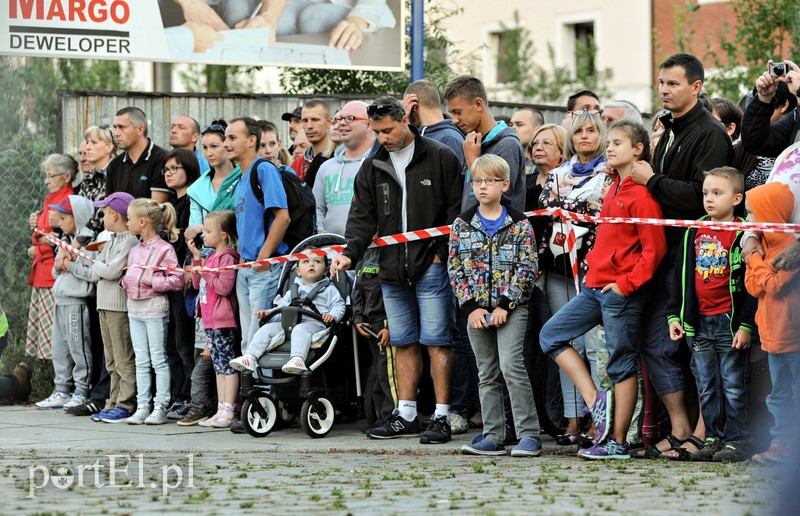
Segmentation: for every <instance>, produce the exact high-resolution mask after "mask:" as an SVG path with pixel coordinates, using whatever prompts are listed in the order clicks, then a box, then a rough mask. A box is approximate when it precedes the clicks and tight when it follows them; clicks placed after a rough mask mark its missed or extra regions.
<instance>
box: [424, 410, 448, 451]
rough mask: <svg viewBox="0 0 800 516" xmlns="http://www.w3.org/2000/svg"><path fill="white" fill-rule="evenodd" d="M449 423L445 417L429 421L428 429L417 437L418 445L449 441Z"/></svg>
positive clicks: (437, 417)
mask: <svg viewBox="0 0 800 516" xmlns="http://www.w3.org/2000/svg"><path fill="white" fill-rule="evenodd" d="M451 433H452V432H451V430H450V423H449V422H448V421H447V416H436V417H434V418H433V419H432V420H431V424H430V425H428V429H427V430H425V431H424V432H422V435H420V436H419V442H420V444H442V443H446V442H447V441H449V440H450V434H451Z"/></svg>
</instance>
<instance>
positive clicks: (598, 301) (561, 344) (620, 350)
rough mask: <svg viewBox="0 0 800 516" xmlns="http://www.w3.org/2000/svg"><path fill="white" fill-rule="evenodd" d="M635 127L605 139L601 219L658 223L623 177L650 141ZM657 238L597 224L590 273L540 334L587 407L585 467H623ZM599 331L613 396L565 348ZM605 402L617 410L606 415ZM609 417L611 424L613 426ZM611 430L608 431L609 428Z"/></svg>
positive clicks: (661, 247) (654, 209) (648, 231)
mask: <svg viewBox="0 0 800 516" xmlns="http://www.w3.org/2000/svg"><path fill="white" fill-rule="evenodd" d="M649 140H650V139H649V136H648V134H647V130H646V129H645V128H644V126H642V125H641V124H637V123H634V122H631V121H628V120H622V121H619V122H617V123H616V124H614V125H613V126H612V127H611V129H610V131H609V133H608V150H607V151H606V152H607V154H608V160H607V163H608V165H609V167H611V168H613V169H614V170H615V171H616V172H617V174H618V175H617V177H616V178H615V179H614V182H613V183H612V184H611V188H610V189H609V192H608V194H606V197H605V199H604V200H603V208H602V209H601V210H600V216H601V217H655V218H661V207H660V206H659V205H658V202H657V201H656V200H655V199H654V198H653V196H652V195H651V194H650V192H649V191H648V189H647V188H646V187H645V186H641V185H637V184H636V183H634V182H633V179H632V178H631V177H630V174H631V168H632V167H633V164H634V163H635V162H636V161H638V160H648V159H649V157H650V156H649V154H650V141H649ZM666 250H667V247H666V241H665V238H664V230H663V228H661V227H658V226H651V225H643V224H601V225H600V226H599V228H598V231H597V239H596V242H595V245H594V248H593V249H592V250H591V251H590V252H589V254H588V256H587V258H586V259H587V262H588V265H589V270H588V272H587V273H586V278H585V280H584V283H583V285H582V286H581V292H580V294H579V295H578V296H577V297H575V298H573V299H572V300H571V301H570V302H569V303H567V304H566V305H564V307H563V308H561V310H559V311H558V313H556V314H555V315H554V316H553V317H552V318H551V319H550V320H549V321H548V322H547V323H546V324H545V325H544V327H543V328H542V332H541V334H540V337H539V340H540V343H541V346H542V350H543V351H544V352H545V353H547V354H548V355H550V357H551V358H553V359H554V360H555V361H556V363H557V364H558V365H559V367H561V369H563V370H564V371H565V372H566V373H567V375H568V376H569V377H570V379H571V380H572V381H573V383H574V384H575V386H576V387H577V388H578V390H579V391H580V393H581V395H582V396H583V399H584V400H585V401H586V403H587V405H589V406H590V407H591V410H590V412H591V414H592V420H593V421H594V423H595V426H596V427H597V434H596V435H595V439H594V442H595V446H593V447H591V448H588V449H585V450H581V451H579V452H578V455H579V456H580V457H582V458H584V459H627V458H630V454H629V453H628V443H626V442H625V441H624V439H625V436H626V435H627V434H628V427H629V426H630V422H631V417H632V416H633V410H634V407H635V406H636V397H637V395H638V384H637V376H638V373H639V345H638V341H637V340H638V332H639V324H640V322H641V316H642V313H643V311H644V309H645V307H646V304H647V301H648V298H649V294H648V289H647V288H646V284H647V282H648V281H650V279H651V278H652V277H653V274H654V273H655V271H656V268H657V267H658V264H659V263H660V262H661V260H662V259H663V258H664V255H665V254H666ZM601 322H602V323H603V325H604V326H605V330H606V346H607V347H608V366H607V372H608V376H609V377H610V378H611V381H612V382H613V383H614V392H613V398H614V399H613V400H612V393H611V392H606V391H598V390H597V388H596V387H595V384H594V382H593V381H592V377H591V375H590V374H589V370H588V369H587V368H586V365H585V363H584V362H583V359H582V358H581V357H580V355H578V353H577V352H576V351H575V349H574V348H572V346H570V340H572V339H574V338H576V337H580V336H581V335H583V334H584V333H586V332H587V331H589V330H590V329H592V328H594V327H595V326H596V325H597V324H599V323H601ZM612 401H613V402H614V403H615V404H616V406H615V407H614V410H613V411H612ZM612 414H613V420H612ZM612 423H613V427H612Z"/></svg>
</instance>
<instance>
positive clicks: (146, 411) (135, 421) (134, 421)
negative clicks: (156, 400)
mask: <svg viewBox="0 0 800 516" xmlns="http://www.w3.org/2000/svg"><path fill="white" fill-rule="evenodd" d="M148 416H150V408H149V407H147V405H145V406H144V407H139V408H137V409H136V412H134V413H133V415H132V416H131V417H129V418H128V419H126V420H125V422H126V423H128V424H129V425H143V424H144V421H145V419H147V418H148Z"/></svg>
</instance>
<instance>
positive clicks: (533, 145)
mask: <svg viewBox="0 0 800 516" xmlns="http://www.w3.org/2000/svg"><path fill="white" fill-rule="evenodd" d="M555 144H556V142H553V141H550V140H533V141H532V142H531V149H535V148H536V147H538V146H539V145H541V146H542V147H545V148H547V147H552V146H553V145H555Z"/></svg>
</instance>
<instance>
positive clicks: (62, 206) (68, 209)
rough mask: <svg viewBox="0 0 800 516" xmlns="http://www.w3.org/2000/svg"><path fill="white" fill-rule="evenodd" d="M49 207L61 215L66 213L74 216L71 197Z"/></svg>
mask: <svg viewBox="0 0 800 516" xmlns="http://www.w3.org/2000/svg"><path fill="white" fill-rule="evenodd" d="M47 207H48V208H52V209H54V210H56V211H58V212H61V213H66V214H67V215H72V203H71V202H69V197H67V198H66V199H64V200H63V201H61V202H60V203H58V204H48V205H47Z"/></svg>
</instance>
